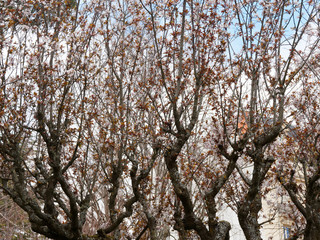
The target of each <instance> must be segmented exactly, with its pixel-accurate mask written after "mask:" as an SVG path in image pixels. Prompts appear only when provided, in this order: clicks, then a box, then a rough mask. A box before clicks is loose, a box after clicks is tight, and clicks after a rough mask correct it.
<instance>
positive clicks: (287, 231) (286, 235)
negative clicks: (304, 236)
mask: <svg viewBox="0 0 320 240" xmlns="http://www.w3.org/2000/svg"><path fill="white" fill-rule="evenodd" d="M283 236H284V239H289V237H290V228H289V227H283Z"/></svg>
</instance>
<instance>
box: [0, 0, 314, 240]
mask: <svg viewBox="0 0 320 240" xmlns="http://www.w3.org/2000/svg"><path fill="white" fill-rule="evenodd" d="M316 3H317V1H309V2H306V1H301V3H300V4H296V3H294V2H290V1H268V2H265V1H245V2H241V3H240V2H238V1H234V2H231V1H223V2H218V1H187V0H183V1H113V0H109V1H99V0H92V1H80V0H78V1H50V2H43V1H21V0H14V1H9V2H7V3H5V4H4V6H3V8H2V9H1V11H2V12H3V13H4V14H2V15H1V25H2V26H3V28H2V29H1V32H0V34H1V36H2V38H1V39H2V40H1V41H2V42H1V45H0V46H1V71H2V72H1V80H2V83H1V92H0V94H1V95H0V96H1V98H0V101H1V102H0V103H1V111H0V154H1V175H0V176H1V188H2V189H3V191H4V193H6V194H7V195H9V196H10V197H11V198H12V199H13V200H14V201H15V202H16V203H17V204H18V205H19V206H20V207H21V208H22V209H23V210H24V211H25V212H26V213H27V214H28V217H29V221H30V223H31V227H32V229H33V231H35V232H37V233H40V234H42V235H44V236H46V237H49V238H52V239H72V240H76V239H77V240H80V239H90V238H93V237H95V238H100V239H109V238H111V237H112V238H114V239H123V238H125V237H127V238H136V239H143V238H145V239H146V238H148V239H164V238H165V237H167V236H169V235H170V234H171V233H170V232H172V231H174V230H175V233H177V234H178V235H179V236H180V238H181V239H187V238H188V237H190V238H192V239H217V240H218V239H229V235H230V234H229V231H230V228H231V225H230V224H229V223H228V222H226V221H222V220H219V219H218V218H217V214H218V212H219V211H220V210H221V209H219V207H220V206H221V201H223V200H222V199H223V198H225V197H226V196H227V199H232V202H233V203H234V205H232V204H231V205H232V207H233V208H234V209H235V211H236V212H237V214H238V218H239V221H240V223H241V227H242V229H243V232H244V234H245V236H246V238H247V239H261V235H260V222H259V213H260V210H261V207H262V206H261V199H262V198H263V197H264V195H263V192H264V191H266V190H265V189H264V187H263V186H264V185H263V183H264V181H265V180H266V179H268V178H269V177H271V176H270V174H268V173H270V168H271V167H272V165H273V164H274V162H276V161H282V160H281V157H279V156H278V155H277V154H275V152H274V151H275V150H274V149H275V147H274V146H275V141H276V140H279V139H280V138H279V135H280V134H281V132H282V131H283V129H284V128H285V123H286V122H287V120H288V117H291V116H290V114H291V112H287V108H286V107H287V106H290V104H291V102H290V95H291V93H292V92H291V89H292V88H294V87H295V86H299V84H300V82H301V80H300V77H301V75H302V74H303V73H305V69H307V68H308V66H309V64H311V63H309V62H311V61H312V60H313V59H314V57H315V56H316V55H315V54H316V51H317V48H319V42H318V40H314V39H312V38H311V39H312V40H311V41H310V43H311V45H310V46H309V48H308V49H306V51H305V52H304V53H302V52H300V51H299V48H300V47H301V46H302V45H303V41H305V40H306V38H307V37H308V36H309V35H308V34H309V30H310V27H311V28H312V27H313V26H314V24H316V16H317V14H318V13H319V9H318V8H316V6H317V4H316ZM297 15H298V16H299V20H298V21H296V19H295V16H297ZM288 46H289V47H288ZM308 77H309V76H308ZM308 79H309V78H308ZM310 79H312V77H311V76H310ZM248 165H252V166H253V167H252V171H251V172H245V171H244V169H243V168H244V167H245V166H248ZM234 179H237V180H238V183H236V185H235V184H234V182H235V181H234ZM239 186H240V187H239ZM229 203H230V202H229Z"/></svg>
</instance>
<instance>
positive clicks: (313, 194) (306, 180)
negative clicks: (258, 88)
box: [278, 56, 320, 239]
mask: <svg viewBox="0 0 320 240" xmlns="http://www.w3.org/2000/svg"><path fill="white" fill-rule="evenodd" d="M317 57H318V56H317ZM314 60H315V59H313V61H311V62H310V64H309V68H308V71H306V72H304V73H303V74H302V75H301V77H300V78H301V87H300V88H299V89H297V90H296V91H295V93H294V94H293V95H292V103H293V104H292V107H291V109H292V111H293V112H294V113H295V114H294V117H293V119H292V122H291V123H290V128H289V129H288V130H287V133H286V134H285V140H284V141H283V146H285V148H286V149H288V150H287V151H286V152H285V154H284V156H285V157H286V158H290V159H292V161H291V162H284V163H283V164H282V165H280V167H279V168H280V169H279V172H278V179H279V182H280V183H281V185H282V186H283V187H284V189H285V190H286V191H287V193H288V195H289V196H290V198H291V200H292V202H293V203H294V205H295V206H296V208H297V209H298V210H299V212H300V213H301V214H302V216H303V218H304V223H302V224H303V225H305V228H304V231H303V232H302V233H300V234H303V235H304V239H319V234H318V228H319V226H320V225H319V220H320V215H319V194H320V188H319V178H320V175H319V174H320V172H319V157H320V155H319V136H320V135H319V100H318V94H319V75H318V73H317V69H318V66H317V64H315V62H314ZM310 76H312V77H311V78H310Z"/></svg>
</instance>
